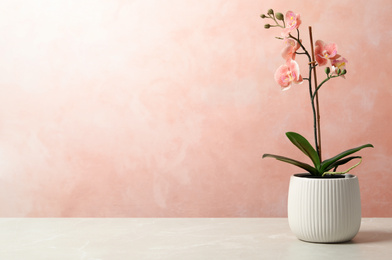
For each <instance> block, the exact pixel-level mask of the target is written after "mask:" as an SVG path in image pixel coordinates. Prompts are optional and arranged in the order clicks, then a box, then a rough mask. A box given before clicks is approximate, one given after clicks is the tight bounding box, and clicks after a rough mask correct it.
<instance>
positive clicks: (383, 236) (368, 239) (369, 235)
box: [349, 230, 392, 244]
mask: <svg viewBox="0 0 392 260" xmlns="http://www.w3.org/2000/svg"><path fill="white" fill-rule="evenodd" d="M383 241H384V242H387V241H392V233H391V232H387V231H380V230H375V231H371V230H367V231H359V232H358V234H357V235H356V236H355V237H354V238H353V240H351V241H350V242H349V243H352V244H361V243H376V242H383Z"/></svg>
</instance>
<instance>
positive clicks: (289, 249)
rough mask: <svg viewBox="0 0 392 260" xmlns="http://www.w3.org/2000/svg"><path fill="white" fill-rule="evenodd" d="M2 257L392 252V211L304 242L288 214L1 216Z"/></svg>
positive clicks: (101, 259)
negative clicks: (339, 236) (326, 238)
mask: <svg viewBox="0 0 392 260" xmlns="http://www.w3.org/2000/svg"><path fill="white" fill-rule="evenodd" d="M0 259H1V260H14V259H15V260H16V259H18V260H30V259H34V260H35V259H37V260H46V259H51V260H52V259H53V260H73V259H75V260H76V259H78V260H120V259H121V260H128V259H184V260H187V259H203V260H204V259H206V260H209V259H211V260H216V259H224V260H227V259H301V260H304V259H312V260H317V259H328V260H331V259H333V260H338V259H356V260H359V259H372V260H373V259H377V260H379V259H392V218H365V219H362V225H361V229H360V231H359V233H358V235H357V236H356V237H355V238H354V239H353V240H352V241H351V242H348V243H343V244H314V243H307V242H302V241H300V240H298V239H297V238H296V237H295V236H294V235H293V234H292V233H291V231H290V229H289V225H288V221H287V219H286V218H215V219H209V218H3V219H1V218H0Z"/></svg>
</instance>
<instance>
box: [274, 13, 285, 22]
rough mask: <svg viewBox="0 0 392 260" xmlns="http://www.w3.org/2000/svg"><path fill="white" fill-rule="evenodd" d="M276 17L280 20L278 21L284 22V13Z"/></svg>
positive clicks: (277, 14)
mask: <svg viewBox="0 0 392 260" xmlns="http://www.w3.org/2000/svg"><path fill="white" fill-rule="evenodd" d="M275 17H276V19H278V20H280V21H283V20H284V16H283V14H282V13H276V15H275Z"/></svg>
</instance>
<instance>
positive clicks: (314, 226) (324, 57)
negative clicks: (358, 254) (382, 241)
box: [261, 9, 373, 243]
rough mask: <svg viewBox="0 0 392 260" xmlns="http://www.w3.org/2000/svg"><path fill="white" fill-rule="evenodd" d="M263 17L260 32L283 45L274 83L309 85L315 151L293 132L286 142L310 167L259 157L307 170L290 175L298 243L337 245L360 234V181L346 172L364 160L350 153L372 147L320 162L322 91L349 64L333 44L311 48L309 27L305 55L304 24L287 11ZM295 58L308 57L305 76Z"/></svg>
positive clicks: (290, 216)
mask: <svg viewBox="0 0 392 260" xmlns="http://www.w3.org/2000/svg"><path fill="white" fill-rule="evenodd" d="M261 18H263V19H266V20H269V23H267V24H265V26H264V28H266V29H270V28H280V29H281V34H280V35H279V36H278V37H276V38H277V39H279V40H280V41H282V43H283V50H282V57H283V59H284V64H283V65H281V66H280V67H279V68H278V69H277V70H276V72H275V75H274V77H275V81H276V82H277V84H278V85H280V87H281V88H282V90H288V89H289V88H290V87H291V86H292V85H293V84H302V83H304V82H307V83H308V84H307V86H308V89H309V97H310V104H311V107H312V112H313V130H314V144H315V146H314V147H313V146H312V145H311V144H310V142H309V141H308V140H307V139H306V138H305V137H303V136H302V135H300V134H298V133H295V132H287V133H286V136H287V137H288V139H289V140H290V141H291V142H292V143H293V144H294V145H295V146H296V147H297V148H298V149H299V150H300V151H302V152H303V153H304V154H305V155H307V156H308V157H309V158H310V160H311V162H312V165H310V164H308V163H304V162H300V161H298V160H294V159H291V158H288V157H285V156H280V155H274V154H264V155H263V158H274V159H276V160H279V161H282V162H285V163H289V164H292V165H295V166H298V167H300V168H302V169H303V170H305V171H306V172H307V173H306V174H294V175H292V176H291V178H290V186H289V194H288V220H289V225H290V228H291V230H292V231H293V233H294V234H295V235H296V236H297V237H298V238H299V239H300V240H304V241H309V242H318V243H336V242H344V241H348V240H351V239H352V238H353V237H354V236H355V235H356V234H357V232H358V231H359V227H360V224H361V201H360V192H359V183H358V178H357V177H356V176H354V175H351V174H346V173H348V172H349V171H350V170H352V169H353V168H354V167H356V166H358V165H359V164H360V163H361V161H362V157H361V156H353V155H352V154H354V153H356V152H358V151H360V150H362V149H363V148H366V147H373V145H371V144H365V145H361V146H358V147H355V148H352V149H349V150H346V151H343V152H341V153H339V154H337V155H336V156H334V157H332V158H329V159H326V160H322V152H321V134H320V109H319V101H318V93H319V90H320V88H321V87H323V86H325V84H326V83H327V82H329V81H330V80H332V79H335V78H345V76H346V74H347V69H346V64H347V60H346V59H345V58H343V57H342V56H341V55H340V54H339V53H338V48H337V45H336V44H335V43H325V42H324V41H321V40H317V41H316V42H315V44H313V36H312V27H310V26H309V38H310V47H311V50H310V51H308V50H307V49H306V48H305V45H304V43H303V41H302V39H301V38H300V30H299V27H300V25H301V23H302V21H301V17H300V15H299V14H296V13H294V12H292V11H288V12H287V13H286V14H285V15H283V14H282V13H275V12H274V11H273V10H272V9H270V10H268V12H267V13H266V14H262V15H261ZM299 55H302V56H306V58H307V59H308V75H307V77H304V76H303V75H302V73H301V71H300V66H299V65H298V63H297V61H296V58H297V57H298V56H299ZM322 66H325V67H326V68H325V70H324V72H325V79H324V80H323V81H322V82H321V83H320V84H318V83H317V73H316V69H317V68H318V67H322ZM305 85H306V84H305ZM354 159H359V162H358V163H357V164H355V165H354V166H352V167H350V168H349V169H346V170H345V171H340V172H338V171H337V168H338V167H339V166H341V165H344V164H346V163H348V162H350V161H352V160H354Z"/></svg>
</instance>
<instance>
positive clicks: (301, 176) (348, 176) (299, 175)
mask: <svg viewBox="0 0 392 260" xmlns="http://www.w3.org/2000/svg"><path fill="white" fill-rule="evenodd" d="M311 176H313V175H311V174H310V173H296V174H293V175H292V177H293V178H298V179H306V180H347V179H355V178H358V177H357V176H355V175H353V174H341V175H340V176H343V177H320V176H319V177H312V178H308V177H311Z"/></svg>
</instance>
